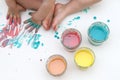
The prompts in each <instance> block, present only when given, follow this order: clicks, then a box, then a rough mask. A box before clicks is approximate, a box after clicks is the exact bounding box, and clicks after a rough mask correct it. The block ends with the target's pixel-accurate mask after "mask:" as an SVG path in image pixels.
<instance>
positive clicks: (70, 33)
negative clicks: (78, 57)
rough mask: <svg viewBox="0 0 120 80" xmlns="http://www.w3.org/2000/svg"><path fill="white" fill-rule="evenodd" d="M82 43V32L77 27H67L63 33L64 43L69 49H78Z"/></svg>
mask: <svg viewBox="0 0 120 80" xmlns="http://www.w3.org/2000/svg"><path fill="white" fill-rule="evenodd" d="M80 43H81V34H80V32H79V31H78V30H76V29H72V28H70V29H67V30H65V31H64V32H63V34H62V44H63V45H64V47H66V48H67V49H71V50H72V49H76V48H77V47H78V46H79V45H80Z"/></svg>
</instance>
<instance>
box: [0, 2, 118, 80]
mask: <svg viewBox="0 0 120 80" xmlns="http://www.w3.org/2000/svg"><path fill="white" fill-rule="evenodd" d="M62 1H64V0H62ZM1 7H2V8H1ZM119 8H120V0H103V1H102V2H100V3H98V4H96V5H94V6H91V9H90V10H89V12H88V13H83V12H80V13H76V14H73V15H71V16H68V17H67V18H66V19H65V20H64V21H63V22H62V23H61V25H62V26H65V27H67V28H69V26H67V25H66V24H67V22H68V21H69V20H71V19H73V18H74V17H75V16H79V15H80V17H81V19H80V20H79V21H76V22H75V25H76V26H77V27H75V28H76V29H79V30H80V32H81V33H82V38H83V41H82V44H81V46H80V47H89V48H91V49H93V50H94V52H95V55H96V61H95V64H94V65H93V66H92V67H91V68H89V69H87V70H85V71H83V70H80V69H79V68H78V67H76V65H75V63H74V60H73V57H74V53H70V52H67V51H66V50H64V48H63V46H62V45H61V43H60V40H57V39H55V38H54V32H53V30H50V31H45V30H44V29H43V28H41V29H40V31H39V33H40V34H41V35H42V40H41V41H42V42H43V43H44V44H45V45H44V47H41V46H40V47H39V49H37V50H34V49H32V48H31V47H30V46H26V45H24V46H22V47H21V48H19V49H17V48H13V49H10V48H0V80H120V76H119V75H120V62H119V61H120V36H119V35H120V24H119V23H120V9H119ZM6 13H7V6H6V4H5V2H4V0H0V14H2V19H1V15H0V23H5V15H6ZM26 15H27V12H25V13H23V14H22V18H23V20H25V19H27V18H28V17H29V16H26ZM93 16H97V20H93ZM108 19H110V22H109V23H107V20H108ZM95 21H103V22H105V23H107V24H108V26H109V28H110V31H111V33H110V37H109V39H108V40H107V41H106V42H105V43H104V44H103V45H101V46H98V47H95V46H92V45H91V44H90V43H89V42H88V40H87V29H88V27H89V26H90V24H91V23H93V22H95ZM72 27H74V26H72ZM63 30H65V28H64V27H61V28H60V29H59V30H58V32H59V33H60V34H59V35H61V33H62V31H63ZM53 54H60V55H62V56H64V57H65V58H66V60H67V63H68V67H67V71H66V72H65V74H64V75H62V76H60V77H53V76H51V75H49V74H48V73H47V70H46V67H45V65H46V61H47V59H48V57H49V56H50V55H53ZM40 59H42V60H43V61H40Z"/></svg>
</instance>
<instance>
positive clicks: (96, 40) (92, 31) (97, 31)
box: [88, 22, 110, 45]
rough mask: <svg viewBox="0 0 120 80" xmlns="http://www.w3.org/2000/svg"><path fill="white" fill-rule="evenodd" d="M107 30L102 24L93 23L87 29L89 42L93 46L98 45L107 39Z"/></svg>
mask: <svg viewBox="0 0 120 80" xmlns="http://www.w3.org/2000/svg"><path fill="white" fill-rule="evenodd" d="M109 33H110V31H109V28H108V26H107V25H106V24H105V23H103V22H95V23H93V24H92V25H91V26H90V28H89V29H88V36H89V41H90V42H91V43H92V44H94V45H100V44H101V43H103V42H104V41H106V40H107V39H108V36H109Z"/></svg>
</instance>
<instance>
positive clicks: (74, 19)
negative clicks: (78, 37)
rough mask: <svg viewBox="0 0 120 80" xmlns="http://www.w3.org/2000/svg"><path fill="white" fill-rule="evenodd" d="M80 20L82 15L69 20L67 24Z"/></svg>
mask: <svg viewBox="0 0 120 80" xmlns="http://www.w3.org/2000/svg"><path fill="white" fill-rule="evenodd" d="M77 20H80V16H77V17H74V18H73V19H72V20H70V21H68V24H67V25H69V26H70V25H72V24H73V23H74V21H77Z"/></svg>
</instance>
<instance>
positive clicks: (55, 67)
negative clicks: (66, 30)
mask: <svg viewBox="0 0 120 80" xmlns="http://www.w3.org/2000/svg"><path fill="white" fill-rule="evenodd" d="M66 68H67V63H66V60H65V59H64V58H63V57H62V56H60V55H53V56H51V57H50V58H49V60H48V62H47V70H48V72H49V73H50V74H51V75H53V76H59V75H62V74H63V73H64V72H65V70H66Z"/></svg>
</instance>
